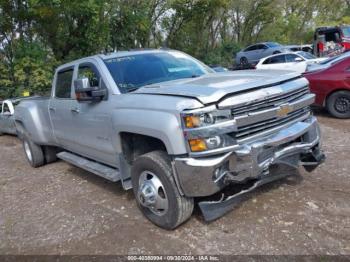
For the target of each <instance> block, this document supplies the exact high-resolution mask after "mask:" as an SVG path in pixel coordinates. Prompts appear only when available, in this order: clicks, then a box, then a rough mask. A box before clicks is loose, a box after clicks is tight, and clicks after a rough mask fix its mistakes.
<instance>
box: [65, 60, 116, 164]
mask: <svg viewBox="0 0 350 262" xmlns="http://www.w3.org/2000/svg"><path fill="white" fill-rule="evenodd" d="M77 78H88V79H89V82H90V86H91V87H95V86H103V88H107V87H106V86H105V84H104V83H105V81H106V80H105V79H103V76H102V75H101V73H100V70H99V69H98V66H97V65H95V64H94V63H93V61H87V62H84V63H81V64H79V65H78V68H77ZM73 96H75V98H76V95H75V94H73ZM112 110H113V105H112V104H110V103H108V101H107V100H102V101H99V102H78V100H76V99H73V100H72V102H71V104H70V117H71V121H72V122H71V134H72V136H73V139H74V151H75V152H76V153H78V154H80V155H83V156H86V157H88V158H92V159H94V160H97V161H99V162H102V163H105V164H108V165H111V166H116V159H117V157H116V154H115V150H114V147H113V143H112V135H113V131H112V130H113V127H112Z"/></svg>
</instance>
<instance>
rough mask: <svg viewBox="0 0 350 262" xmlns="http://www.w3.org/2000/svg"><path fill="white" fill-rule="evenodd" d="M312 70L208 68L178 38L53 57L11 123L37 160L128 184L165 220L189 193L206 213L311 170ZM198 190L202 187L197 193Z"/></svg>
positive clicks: (316, 140) (187, 207)
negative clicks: (47, 92)
mask: <svg viewBox="0 0 350 262" xmlns="http://www.w3.org/2000/svg"><path fill="white" fill-rule="evenodd" d="M314 97H315V96H314V95H313V94H311V93H310V91H309V87H308V82H307V80H306V79H305V78H303V77H301V76H300V75H298V74H295V73H291V72H287V71H269V70H265V71H258V70H252V71H237V72H223V73H215V72H214V71H213V70H212V69H210V68H209V67H207V66H206V65H204V64H203V63H201V62H200V61H198V60H196V59H194V58H192V57H190V56H188V55H186V54H184V53H182V52H179V51H174V50H147V51H146V50H144V51H128V52H117V53H113V54H109V55H96V56H92V57H87V58H83V59H80V60H77V61H74V62H71V63H68V64H65V65H62V66H60V67H59V68H58V69H57V70H56V73H55V76H54V80H53V87H52V94H51V97H49V98H34V99H31V100H26V101H23V102H21V103H20V105H19V106H18V107H17V108H16V111H15V121H16V127H17V132H18V134H19V136H20V137H21V138H22V140H23V146H24V152H25V154H26V157H27V159H28V161H29V163H30V164H31V165H32V166H33V167H39V166H42V165H44V164H46V163H50V162H53V161H55V160H56V158H57V157H58V158H60V159H63V160H65V161H67V162H69V163H71V164H73V165H76V166H78V167H81V168H83V169H85V170H88V171H90V172H92V173H95V174H97V175H99V176H102V177H104V178H106V179H109V180H111V181H115V182H117V181H121V183H122V185H123V188H124V189H126V190H127V189H131V188H132V189H133V191H134V194H135V197H136V200H137V203H138V206H139V208H140V210H141V211H142V213H143V214H144V215H145V216H146V217H147V218H148V219H149V220H151V221H152V222H153V223H155V224H156V225H158V226H160V227H163V228H166V229H173V228H175V227H177V226H178V225H180V224H181V223H183V222H184V221H186V220H187V219H188V218H189V217H190V216H191V214H192V211H193V207H194V201H193V199H194V198H195V197H204V196H213V195H214V196H217V194H216V193H218V192H221V191H222V190H223V189H224V188H226V187H228V186H234V185H237V184H242V183H246V182H249V183H248V184H251V186H250V187H249V188H247V189H245V190H243V191H241V192H239V193H237V194H234V195H231V196H223V197H222V198H221V199H219V200H214V199H212V198H210V197H209V198H205V199H209V200H205V201H200V202H199V207H200V209H201V211H202V213H203V215H204V218H205V219H206V220H207V221H211V220H214V219H216V218H218V217H220V216H222V215H223V214H225V213H226V212H228V211H229V210H231V209H232V208H233V207H234V206H235V205H236V204H237V203H238V202H239V201H240V200H241V199H242V195H244V194H245V193H247V192H249V191H251V190H254V189H255V188H256V187H258V186H260V185H262V184H265V183H268V182H271V181H274V180H277V179H281V178H283V177H286V176H288V175H290V173H288V172H272V169H274V170H275V169H276V167H279V166H288V167H292V168H297V167H298V166H300V165H302V166H304V167H305V168H306V170H308V171H312V170H313V169H314V168H315V167H317V166H318V165H319V164H320V163H321V162H322V160H323V159H324V155H323V153H322V151H321V149H320V130H319V127H318V124H317V120H316V118H315V117H313V116H312V113H311V111H310V107H309V106H310V105H311V104H312V103H313V102H314ZM202 199H203V198H202Z"/></svg>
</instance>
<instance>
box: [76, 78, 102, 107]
mask: <svg viewBox="0 0 350 262" xmlns="http://www.w3.org/2000/svg"><path fill="white" fill-rule="evenodd" d="M101 81H102V80H101ZM101 81H100V83H101ZM74 90H75V96H76V99H77V100H78V101H79V102H100V101H101V100H102V99H103V98H105V97H106V96H107V94H108V92H107V89H106V88H101V84H100V85H99V86H93V87H91V86H90V81H89V78H87V77H84V78H78V79H76V80H74Z"/></svg>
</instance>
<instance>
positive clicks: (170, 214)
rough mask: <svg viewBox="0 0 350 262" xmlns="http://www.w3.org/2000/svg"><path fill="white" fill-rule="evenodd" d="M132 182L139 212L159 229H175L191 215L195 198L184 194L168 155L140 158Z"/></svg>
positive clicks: (151, 154)
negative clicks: (181, 192)
mask: <svg viewBox="0 0 350 262" xmlns="http://www.w3.org/2000/svg"><path fill="white" fill-rule="evenodd" d="M131 181H132V186H133V190H134V195H135V198H136V201H137V204H138V207H139V209H140V210H141V212H142V213H143V214H144V215H145V216H146V217H147V218H148V219H149V220H150V221H151V222H153V223H154V224H156V225H157V226H159V227H161V228H164V229H168V230H170V229H174V228H176V227H177V226H179V225H180V224H182V223H183V222H185V221H186V220H187V219H188V218H189V217H190V216H191V214H192V211H193V206H194V203H193V198H188V197H184V196H181V195H180V193H179V191H178V188H177V186H176V184H175V181H174V177H173V172H172V168H171V161H170V158H169V156H168V155H167V154H166V153H165V152H163V151H153V152H150V153H147V154H145V155H142V156H140V157H139V158H138V159H136V161H135V162H134V164H133V167H132V170H131Z"/></svg>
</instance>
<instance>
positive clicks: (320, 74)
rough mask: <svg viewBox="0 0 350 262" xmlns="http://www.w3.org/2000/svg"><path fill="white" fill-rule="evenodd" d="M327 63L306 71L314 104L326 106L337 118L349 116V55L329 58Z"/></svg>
mask: <svg viewBox="0 0 350 262" xmlns="http://www.w3.org/2000/svg"><path fill="white" fill-rule="evenodd" d="M329 60H330V61H329V65H328V66H326V67H321V68H320V69H319V70H315V71H311V72H306V73H304V76H305V77H306V78H307V79H308V80H309V82H310V89H311V92H312V93H314V94H316V101H315V104H317V105H320V106H323V107H326V108H327V110H328V112H329V113H330V114H331V115H332V116H334V117H337V118H350V56H348V55H345V54H344V58H342V59H338V60H337V59H333V60H332V59H329Z"/></svg>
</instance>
